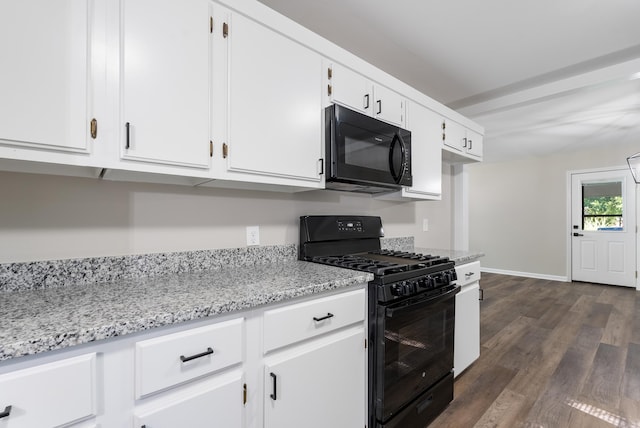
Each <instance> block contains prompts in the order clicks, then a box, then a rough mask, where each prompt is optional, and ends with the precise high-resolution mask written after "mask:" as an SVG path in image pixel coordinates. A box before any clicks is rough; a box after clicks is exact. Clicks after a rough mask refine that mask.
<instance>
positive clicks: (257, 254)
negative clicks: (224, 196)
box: [0, 237, 484, 361]
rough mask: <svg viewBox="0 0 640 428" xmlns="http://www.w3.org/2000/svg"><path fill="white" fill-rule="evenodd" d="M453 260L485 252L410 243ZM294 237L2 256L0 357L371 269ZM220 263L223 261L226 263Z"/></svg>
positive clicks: (356, 279) (338, 281) (333, 282)
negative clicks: (66, 256) (175, 248)
mask: <svg viewBox="0 0 640 428" xmlns="http://www.w3.org/2000/svg"><path fill="white" fill-rule="evenodd" d="M382 246H383V248H388V249H396V250H403V251H416V252H420V253H428V254H437V255H442V256H446V257H449V258H451V259H452V260H453V261H455V262H456V264H462V263H467V262H470V261H474V260H476V259H477V258H479V257H482V256H483V255H484V254H483V253H480V252H470V251H448V250H440V249H430V248H413V238H411V237H409V238H385V239H383V241H382ZM296 257H297V246H295V245H282V246H273V247H250V248H239V249H223V250H199V251H185V252H179V253H158V254H147V255H132V256H117V257H95V258H87V259H73V260H53V261H43V262H26V263H8V264H1V265H0V361H3V360H9V359H12V358H17V357H21V356H25V355H32V354H39V353H43V352H47V351H51V350H56V349H62V348H67V347H71V346H74V345H80V344H84V343H91V342H95V341H97V340H102V339H108V338H112V337H118V336H123V335H126V334H131V333H135V332H139V331H144V330H149V329H152V328H154V327H160V326H164V325H170V324H177V323H181V322H185V321H190V320H196V319H202V318H205V317H209V316H214V315H218V314H224V313H229V312H233V311H238V310H243V309H251V308H255V307H258V306H261V305H265V304H268V303H275V302H282V301H286V300H288V299H292V298H296V297H302V296H308V295H312V294H316V293H320V292H323V291H329V290H334V289H339V288H343V287H348V286H351V285H356V284H361V283H366V282H368V281H370V280H371V279H373V275H372V274H369V273H364V272H358V271H354V270H348V269H341V268H336V267H331V266H324V265H319V264H314V263H308V262H301V261H297V260H296ZM223 266H224V267H223Z"/></svg>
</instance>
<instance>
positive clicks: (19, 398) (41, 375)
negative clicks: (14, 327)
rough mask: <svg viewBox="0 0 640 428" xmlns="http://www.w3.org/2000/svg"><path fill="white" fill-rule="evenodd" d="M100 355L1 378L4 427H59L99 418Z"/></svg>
mask: <svg viewBox="0 0 640 428" xmlns="http://www.w3.org/2000/svg"><path fill="white" fill-rule="evenodd" d="M97 379H98V376H97V372H96V354H87V355H82V356H79V357H73V358H68V359H64V360H61V361H56V362H53V363H48V364H43V365H39V366H35V367H31V368H28V369H23V370H19V371H15V372H10V373H7V374H4V375H2V376H0V413H3V412H7V413H8V415H6V416H4V417H3V418H2V419H0V427H3V428H4V427H7V428H29V427H54V426H55V427H58V426H63V425H64V426H67V424H70V423H72V422H75V421H79V420H81V419H87V418H90V417H92V416H96V414H97V413H98V406H97V404H96V396H97V394H98V390H97Z"/></svg>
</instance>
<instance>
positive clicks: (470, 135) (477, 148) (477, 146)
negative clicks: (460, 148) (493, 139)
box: [467, 129, 482, 157]
mask: <svg viewBox="0 0 640 428" xmlns="http://www.w3.org/2000/svg"><path fill="white" fill-rule="evenodd" d="M467 153H468V154H470V155H473V156H478V157H482V135H480V134H478V133H477V132H474V131H472V130H470V129H467Z"/></svg>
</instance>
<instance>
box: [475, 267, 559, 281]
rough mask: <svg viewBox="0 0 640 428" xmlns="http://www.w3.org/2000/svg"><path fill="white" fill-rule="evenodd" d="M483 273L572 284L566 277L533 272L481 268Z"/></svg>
mask: <svg viewBox="0 0 640 428" xmlns="http://www.w3.org/2000/svg"><path fill="white" fill-rule="evenodd" d="M480 271H481V272H487V273H499V274H502V275H512V276H524V277H526V278H536V279H546V280H549V281H560V282H571V281H570V280H569V278H568V277H566V276H559V275H546V274H543V273H533V272H518V271H513V270H504V269H493V268H488V267H485V266H481V267H480Z"/></svg>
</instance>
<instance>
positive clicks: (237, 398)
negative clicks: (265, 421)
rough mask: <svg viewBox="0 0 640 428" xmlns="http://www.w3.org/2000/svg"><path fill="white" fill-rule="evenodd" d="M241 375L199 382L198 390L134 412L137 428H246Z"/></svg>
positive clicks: (171, 397) (171, 395) (161, 400)
mask: <svg viewBox="0 0 640 428" xmlns="http://www.w3.org/2000/svg"><path fill="white" fill-rule="evenodd" d="M242 386H243V379H242V375H241V373H240V372H239V371H238V372H234V373H231V374H228V375H222V376H218V377H214V379H213V380H207V381H201V382H198V383H197V385H196V386H195V387H194V388H189V389H187V390H185V391H180V392H178V393H175V394H170V395H168V396H166V397H163V398H162V399H159V400H155V401H153V402H152V403H149V404H145V405H142V406H139V407H137V408H136V410H135V411H134V418H133V419H134V422H133V426H134V427H137V428H143V427H144V428H176V427H228V428H235V427H238V428H240V427H242V420H243V415H242V413H243V405H242V394H241V392H242Z"/></svg>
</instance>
